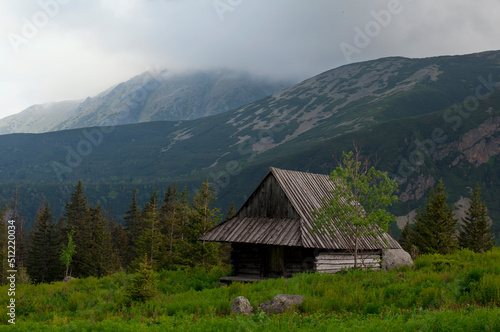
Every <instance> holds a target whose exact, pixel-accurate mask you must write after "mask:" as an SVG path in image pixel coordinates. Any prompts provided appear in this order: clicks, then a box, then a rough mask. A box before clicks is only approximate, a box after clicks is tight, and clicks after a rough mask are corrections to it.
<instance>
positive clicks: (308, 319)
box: [0, 248, 500, 331]
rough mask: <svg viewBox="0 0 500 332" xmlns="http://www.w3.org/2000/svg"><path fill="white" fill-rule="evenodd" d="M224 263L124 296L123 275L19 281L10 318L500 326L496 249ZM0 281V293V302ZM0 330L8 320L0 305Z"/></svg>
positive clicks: (29, 323)
mask: <svg viewBox="0 0 500 332" xmlns="http://www.w3.org/2000/svg"><path fill="white" fill-rule="evenodd" d="M228 272H229V271H228V268H227V267H226V268H220V267H219V268H213V269H211V270H209V271H206V270H203V269H191V270H177V271H160V272H158V273H157V289H158V292H157V296H156V297H155V298H154V299H152V300H149V301H147V302H145V303H142V302H133V303H132V304H131V305H130V304H129V303H128V302H127V301H126V295H125V293H124V292H125V286H126V285H127V284H128V283H130V281H131V280H132V277H133V276H132V275H127V274H125V273H117V274H114V275H111V276H108V277H105V278H101V279H97V278H92V277H91V278H86V279H75V280H73V281H71V282H70V283H68V284H65V283H62V282H57V283H53V284H50V285H48V284H39V285H18V289H17V294H16V303H17V307H16V314H17V320H16V325H15V326H9V327H8V328H9V329H10V328H12V329H13V330H18V331H25V330H32V331H35V330H36V331H86V330H96V331H108V330H109V331H112V330H114V331H116V330H120V331H129V330H130V331H137V330H143V329H144V328H146V327H149V328H150V329H151V330H152V331H165V330H166V331H168V330H193V331H199V330H203V331H234V330H239V331H259V330H267V331H285V330H286V331H294V330H314V331H329V330H332V329H334V330H336V331H337V330H339V331H356V330H361V329H362V330H363V331H365V330H366V331H380V330H386V331H388V330H390V331H413V330H422V331H472V330H473V331H483V330H484V331H493V330H499V329H500V309H499V308H498V304H499V303H500V249H499V248H495V249H494V250H493V251H492V252H488V253H484V254H475V253H473V252H471V251H468V250H462V251H458V252H456V253H455V254H453V255H448V256H443V255H424V256H421V257H420V258H419V259H417V260H416V262H415V268H409V267H402V268H399V269H397V270H394V271H390V272H385V271H348V272H342V273H337V274H335V275H330V274H323V275H321V274H300V275H296V276H295V277H293V278H291V279H283V278H281V279H275V280H268V281H265V282H260V283H255V284H242V283H233V284H231V285H229V286H227V287H220V284H219V283H218V279H219V278H220V277H221V276H223V275H227V274H228ZM282 293H286V294H301V295H305V296H306V298H305V300H304V302H303V304H302V305H301V306H300V307H299V308H298V309H297V310H295V311H291V312H287V313H285V314H281V315H266V314H264V313H262V312H259V311H258V310H255V312H254V314H253V315H252V316H250V317H244V316H236V315H234V314H231V313H230V303H231V301H232V299H234V298H235V297H237V296H245V297H246V298H248V299H249V301H250V303H251V304H252V306H253V307H254V309H257V307H258V305H259V304H260V303H262V302H265V301H269V300H271V299H272V298H273V297H274V296H275V295H277V294H282ZM8 300H9V298H8V296H7V288H6V287H5V286H3V287H1V289H0V301H1V302H2V303H7V301H8ZM0 321H1V323H2V324H3V325H0V329H3V328H5V327H6V326H5V325H8V322H7V316H6V307H5V306H2V308H0Z"/></svg>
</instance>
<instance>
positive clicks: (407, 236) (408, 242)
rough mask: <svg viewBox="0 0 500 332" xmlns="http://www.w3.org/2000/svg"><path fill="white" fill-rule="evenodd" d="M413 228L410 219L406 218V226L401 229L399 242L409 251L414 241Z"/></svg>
mask: <svg viewBox="0 0 500 332" xmlns="http://www.w3.org/2000/svg"><path fill="white" fill-rule="evenodd" d="M411 237H412V229H411V225H410V220H409V219H408V220H406V224H405V227H404V228H403V230H402V231H401V237H400V238H399V240H398V242H399V244H400V245H401V247H402V248H403V249H404V250H406V251H407V252H410V250H411V248H412V246H413V243H412V238H411Z"/></svg>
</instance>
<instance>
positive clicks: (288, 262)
mask: <svg viewBox="0 0 500 332" xmlns="http://www.w3.org/2000/svg"><path fill="white" fill-rule="evenodd" d="M231 267H232V275H233V276H239V277H247V278H257V277H272V278H276V277H282V276H283V277H286V278H288V277H291V276H293V275H294V274H297V273H302V272H314V271H315V265H314V249H307V248H302V247H289V246H266V245H255V244H246V243H233V244H232V250H231Z"/></svg>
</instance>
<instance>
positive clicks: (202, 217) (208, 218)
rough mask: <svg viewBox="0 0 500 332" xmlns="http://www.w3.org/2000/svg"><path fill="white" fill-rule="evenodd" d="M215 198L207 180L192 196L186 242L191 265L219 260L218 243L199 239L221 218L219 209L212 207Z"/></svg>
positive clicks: (207, 264)
mask: <svg viewBox="0 0 500 332" xmlns="http://www.w3.org/2000/svg"><path fill="white" fill-rule="evenodd" d="M216 199H217V198H216V197H215V192H214V191H213V190H212V189H211V188H210V183H209V182H208V180H207V181H206V182H204V183H203V184H202V185H201V188H200V189H198V191H196V193H195V195H194V197H193V203H192V207H191V211H190V222H189V227H188V233H187V234H186V235H187V239H186V240H187V244H188V247H189V248H190V252H191V259H192V260H191V265H203V266H210V265H218V264H220V262H221V259H222V257H221V251H220V244H219V243H213V242H206V241H199V240H198V239H199V238H200V237H201V236H203V234H205V233H206V232H207V231H208V230H209V229H211V228H212V227H214V226H215V225H217V223H218V222H219V221H220V219H221V215H220V210H219V209H218V208H212V204H213V202H215V200H216Z"/></svg>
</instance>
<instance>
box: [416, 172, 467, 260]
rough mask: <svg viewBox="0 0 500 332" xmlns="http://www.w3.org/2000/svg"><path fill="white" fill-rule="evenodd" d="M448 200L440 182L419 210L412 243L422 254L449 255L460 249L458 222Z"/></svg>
mask: <svg viewBox="0 0 500 332" xmlns="http://www.w3.org/2000/svg"><path fill="white" fill-rule="evenodd" d="M447 199H448V196H447V195H446V193H445V187H444V185H443V181H442V180H440V181H439V183H438V185H437V186H436V188H433V189H431V191H430V195H429V198H428V199H427V201H426V204H425V207H424V209H423V210H422V209H418V210H417V216H416V217H415V222H414V225H413V236H412V241H413V244H414V245H415V246H416V247H417V248H418V249H419V253H421V254H427V253H431V254H432V253H439V254H449V253H451V252H453V251H454V250H455V249H457V248H458V241H457V238H456V231H457V220H456V219H455V217H454V215H453V207H452V206H449V205H448V204H447V203H446V201H447Z"/></svg>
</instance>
